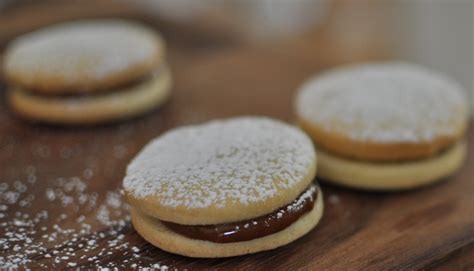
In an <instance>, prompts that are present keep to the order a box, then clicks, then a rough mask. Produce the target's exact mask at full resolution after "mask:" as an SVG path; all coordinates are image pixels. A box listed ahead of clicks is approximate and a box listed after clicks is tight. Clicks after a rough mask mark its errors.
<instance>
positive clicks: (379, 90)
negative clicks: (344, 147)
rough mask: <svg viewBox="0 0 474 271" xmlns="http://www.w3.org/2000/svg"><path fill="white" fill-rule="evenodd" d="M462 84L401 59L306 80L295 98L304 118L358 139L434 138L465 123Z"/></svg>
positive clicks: (402, 139)
mask: <svg viewBox="0 0 474 271" xmlns="http://www.w3.org/2000/svg"><path fill="white" fill-rule="evenodd" d="M465 100H466V99H465V97H464V95H463V91H462V88H461V87H460V86H459V85H458V84H457V83H456V82H453V81H452V80H450V79H449V78H446V77H444V76H443V75H441V74H438V73H435V72H433V71H430V70H428V69H426V68H423V67H420V66H417V65H414V64H407V63H402V62H394V63H380V64H365V65H357V66H350V67H348V68H341V69H337V70H335V71H332V72H328V73H325V74H323V75H321V76H317V77H316V78H314V79H312V80H310V81H308V82H307V83H306V84H305V85H304V86H303V87H302V88H301V91H300V93H299V94H298V96H297V100H296V107H297V111H298V114H299V116H300V117H302V118H303V119H304V120H306V121H309V122H313V123H315V124H317V125H318V126H320V127H321V128H322V129H325V130H327V131H335V132H338V133H342V134H343V135H346V136H348V137H350V138H352V139H354V140H361V141H375V142H419V141H431V140H433V138H435V137H439V136H452V135H453V134H455V133H456V132H457V130H458V129H459V127H460V126H461V125H463V123H464V122H466V121H467V115H468V114H467V104H466V102H465Z"/></svg>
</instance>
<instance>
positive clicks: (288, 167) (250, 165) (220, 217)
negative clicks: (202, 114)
mask: <svg viewBox="0 0 474 271" xmlns="http://www.w3.org/2000/svg"><path fill="white" fill-rule="evenodd" d="M315 175H316V153H315V150H314V147H313V144H312V142H311V139H310V138H309V137H308V136H306V134H305V133H303V132H302V131H301V130H300V129H298V128H296V127H293V126H290V125H288V124H285V123H283V122H280V121H276V120H272V119H269V118H263V117H241V118H233V119H228V120H218V121H212V122H209V123H206V124H202V125H195V126H187V127H182V128H177V129H174V130H171V131H169V132H167V133H165V134H164V135H162V136H160V137H158V138H157V139H155V140H153V141H152V142H150V143H149V144H148V145H147V146H146V147H145V148H144V149H143V150H142V151H141V152H140V153H139V154H138V155H137V157H135V159H134V160H133V161H132V162H131V163H130V165H129V166H128V168H127V174H126V176H125V178H124V182H123V186H124V188H125V191H126V194H127V197H128V200H129V202H130V203H131V204H132V205H133V206H134V207H135V208H138V209H139V210H140V211H142V212H144V213H145V214H147V215H149V216H152V217H156V218H158V219H160V220H164V221H170V222H174V223H178V224H184V225H204V224H220V223H227V222H234V221H241V220H246V219H251V218H255V217H258V216H261V215H265V214H268V213H271V212H272V211H274V210H276V209H278V208H279V207H281V206H284V205H286V204H288V203H290V202H291V201H293V200H294V199H295V198H296V197H297V196H298V195H299V194H300V193H301V192H302V191H304V190H305V189H306V188H307V187H308V186H309V184H310V183H311V182H312V181H313V179H314V177H315Z"/></svg>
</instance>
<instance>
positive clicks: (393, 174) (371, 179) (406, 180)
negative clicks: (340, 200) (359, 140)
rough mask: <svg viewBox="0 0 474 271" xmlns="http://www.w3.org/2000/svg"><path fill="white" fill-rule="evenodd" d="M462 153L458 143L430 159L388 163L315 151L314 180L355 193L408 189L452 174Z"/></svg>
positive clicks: (461, 160)
mask: <svg viewBox="0 0 474 271" xmlns="http://www.w3.org/2000/svg"><path fill="white" fill-rule="evenodd" d="M466 151H467V147H466V143H465V142H464V141H460V142H457V143H455V144H454V145H453V146H451V147H450V148H449V149H447V150H445V151H444V152H442V153H440V154H438V155H436V156H433V157H431V158H426V159H420V160H411V161H407V162H394V163H388V162H368V161H362V160H352V159H347V158H343V157H339V156H337V155H334V154H331V153H329V152H326V151H322V150H318V177H321V178H322V179H323V180H325V181H327V182H330V183H334V184H337V185H342V186H348V187H353V188H358V189H367V190H403V189H410V188H415V187H420V186H424V185H429V184H431V183H434V182H436V181H439V180H441V179H442V178H444V177H447V176H449V175H451V174H453V173H454V172H455V171H456V170H457V169H458V168H459V167H460V166H461V165H462V163H463V162H464V159H465V157H466Z"/></svg>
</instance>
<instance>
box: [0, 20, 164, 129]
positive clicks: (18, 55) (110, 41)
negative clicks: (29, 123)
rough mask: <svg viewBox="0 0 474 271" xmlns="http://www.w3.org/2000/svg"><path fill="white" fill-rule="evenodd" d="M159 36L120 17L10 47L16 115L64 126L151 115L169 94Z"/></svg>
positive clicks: (39, 34)
mask: <svg viewBox="0 0 474 271" xmlns="http://www.w3.org/2000/svg"><path fill="white" fill-rule="evenodd" d="M164 57H165V48H164V43H163V40H162V39H161V37H160V36H159V35H158V34H157V33H156V32H155V31H153V30H152V29H150V28H148V27H145V26H143V25H141V24H138V23H134V22H130V21H125V20H118V19H102V20H85V21H76V22H70V23H63V24H59V25H54V26H50V27H46V28H43V29H41V30H39V31H36V32H32V33H29V34H26V35H24V36H22V37H20V38H17V39H16V40H14V41H13V42H12V43H10V44H9V46H8V48H7V50H6V53H5V59H4V63H3V73H4V76H5V78H6V80H7V81H8V83H9V90H8V102H9V104H10V106H11V108H12V109H13V110H14V111H15V112H16V113H18V115H20V116H22V117H25V118H27V119H30V120H37V121H42V122H49V123H59V124H94V123H102V122H110V121H116V120H119V119H123V118H129V117H132V116H136V115H138V114H142V113H144V112H147V111H149V110H151V109H153V108H155V107H156V106H158V105H160V104H161V103H163V102H164V101H165V100H166V98H167V97H168V95H169V92H170V87H171V75H170V71H169V69H168V67H167V65H166V62H165V58H164Z"/></svg>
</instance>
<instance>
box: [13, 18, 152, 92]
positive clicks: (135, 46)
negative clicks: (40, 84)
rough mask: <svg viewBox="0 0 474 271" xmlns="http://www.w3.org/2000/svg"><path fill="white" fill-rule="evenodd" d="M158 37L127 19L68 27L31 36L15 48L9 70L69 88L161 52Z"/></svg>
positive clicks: (25, 76) (115, 71)
mask: <svg viewBox="0 0 474 271" xmlns="http://www.w3.org/2000/svg"><path fill="white" fill-rule="evenodd" d="M156 39H157V38H156V36H155V34H154V33H153V32H151V31H150V30H148V29H147V28H144V27H141V26H138V25H136V24H133V23H130V22H126V21H122V20H89V21H80V22H73V23H64V24H60V25H57V26H52V27H47V28H45V29H43V30H39V31H36V32H33V33H31V34H27V35H25V36H23V37H21V38H19V39H17V40H16V41H14V43H13V44H12V46H11V47H10V49H9V50H8V51H7V54H6V56H5V69H6V70H7V71H9V72H13V73H17V72H19V73H21V75H22V78H23V80H24V81H30V83H31V81H34V80H36V79H37V78H38V77H41V76H42V77H44V76H46V77H47V78H51V77H52V78H63V79H64V80H66V81H68V82H69V83H70V84H75V83H77V82H80V81H81V80H87V79H97V80H99V79H102V78H103V77H106V76H109V75H111V74H114V73H117V72H122V71H124V70H126V69H128V68H129V67H130V66H134V65H137V64H141V63H147V62H148V61H149V59H151V58H153V57H154V56H155V55H156V54H157V50H158V47H157V46H158V45H157V42H156Z"/></svg>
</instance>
